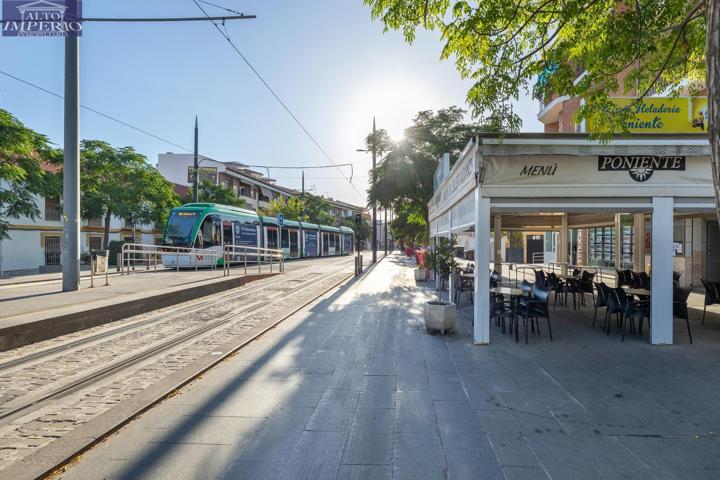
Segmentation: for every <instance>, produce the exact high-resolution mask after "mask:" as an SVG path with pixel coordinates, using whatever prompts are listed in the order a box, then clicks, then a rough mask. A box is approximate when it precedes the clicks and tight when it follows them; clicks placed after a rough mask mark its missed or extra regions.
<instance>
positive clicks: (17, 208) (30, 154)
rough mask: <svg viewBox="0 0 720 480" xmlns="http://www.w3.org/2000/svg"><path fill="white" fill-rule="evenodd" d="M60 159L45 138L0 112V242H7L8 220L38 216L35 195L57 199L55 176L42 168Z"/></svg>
mask: <svg viewBox="0 0 720 480" xmlns="http://www.w3.org/2000/svg"><path fill="white" fill-rule="evenodd" d="M61 158H62V157H61V154H60V152H58V151H57V150H56V149H54V148H52V147H51V146H50V143H49V142H48V139H47V137H45V136H44V135H41V134H39V133H37V132H35V131H33V130H31V129H29V128H27V127H25V125H23V124H22V123H21V122H20V121H19V120H18V119H16V118H15V117H13V116H12V115H11V114H10V113H9V112H7V111H5V110H3V109H0V240H2V239H5V238H10V237H9V235H8V233H7V232H8V229H9V226H10V222H9V221H8V219H11V218H19V217H22V216H26V217H29V218H30V219H32V220H35V218H36V217H37V216H38V215H39V214H40V211H39V209H38V207H37V202H36V195H40V196H43V197H52V196H58V195H60V192H61V190H62V183H61V182H60V180H59V178H58V176H57V175H55V174H54V173H52V172H50V171H48V169H47V168H43V166H44V165H48V164H57V163H59V162H60V161H61Z"/></svg>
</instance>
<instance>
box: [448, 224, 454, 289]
mask: <svg viewBox="0 0 720 480" xmlns="http://www.w3.org/2000/svg"><path fill="white" fill-rule="evenodd" d="M450 219H451V222H450V229H451V230H450V233H448V240H449V241H451V242H452V235H453V234H452V214H451V216H450ZM454 256H455V252H453V257H454ZM454 273H455V272H450V276H449V277H448V301H450V302H452V301H453V298H454V297H453V293H454V289H455V284H454V282H453V276H454Z"/></svg>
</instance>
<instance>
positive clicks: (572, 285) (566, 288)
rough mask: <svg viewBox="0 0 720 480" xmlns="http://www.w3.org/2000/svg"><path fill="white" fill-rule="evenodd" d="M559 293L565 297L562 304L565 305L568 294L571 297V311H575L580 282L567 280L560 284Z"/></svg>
mask: <svg viewBox="0 0 720 480" xmlns="http://www.w3.org/2000/svg"><path fill="white" fill-rule="evenodd" d="M560 291H561V292H562V293H563V294H564V295H565V298H564V301H563V303H564V304H565V305H567V299H568V294H570V295H572V301H573V310H577V297H576V295H579V294H580V280H579V279H577V278H568V279H567V280H566V281H564V282H562V283H561V284H560Z"/></svg>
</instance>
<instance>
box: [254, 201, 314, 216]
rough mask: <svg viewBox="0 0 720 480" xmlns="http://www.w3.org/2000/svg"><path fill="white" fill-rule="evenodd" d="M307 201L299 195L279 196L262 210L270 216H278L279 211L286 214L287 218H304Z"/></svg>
mask: <svg viewBox="0 0 720 480" xmlns="http://www.w3.org/2000/svg"><path fill="white" fill-rule="evenodd" d="M304 210H305V202H303V201H302V199H300V198H298V197H290V198H285V197H278V198H275V199H273V200H271V201H270V205H268V206H267V208H265V209H264V210H263V212H262V214H263V215H267V216H269V217H277V216H278V214H279V213H282V214H283V215H285V219H286V220H300V221H302V220H304V219H305V217H304V214H303V212H304Z"/></svg>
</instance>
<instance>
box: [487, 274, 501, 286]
mask: <svg viewBox="0 0 720 480" xmlns="http://www.w3.org/2000/svg"><path fill="white" fill-rule="evenodd" d="M501 280H502V276H501V275H500V274H499V273H498V272H497V270H493V271H492V273H491V274H490V288H495V287H497V286H498V283H499V282H500V281H501Z"/></svg>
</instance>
